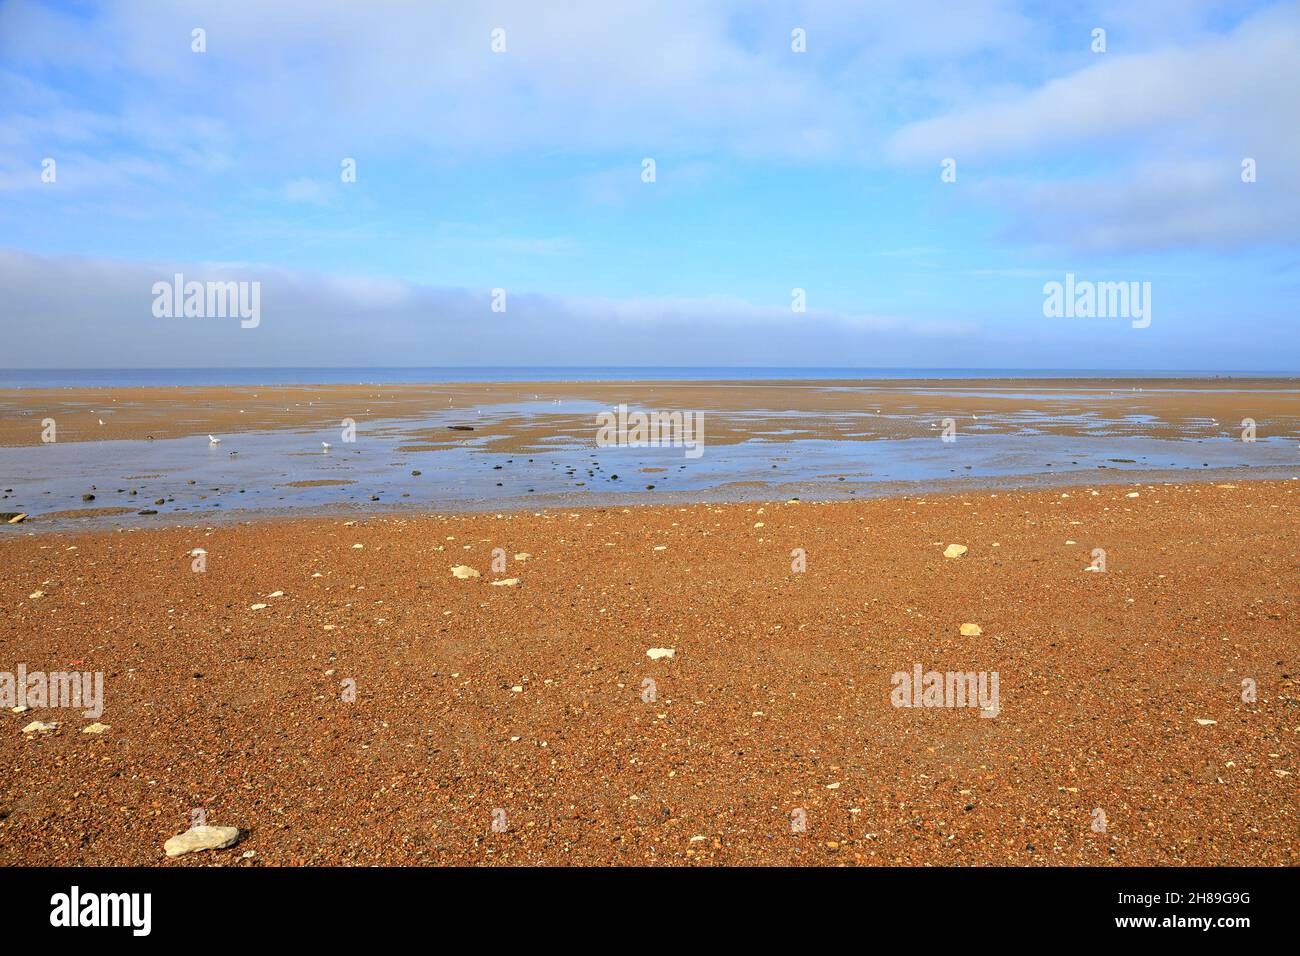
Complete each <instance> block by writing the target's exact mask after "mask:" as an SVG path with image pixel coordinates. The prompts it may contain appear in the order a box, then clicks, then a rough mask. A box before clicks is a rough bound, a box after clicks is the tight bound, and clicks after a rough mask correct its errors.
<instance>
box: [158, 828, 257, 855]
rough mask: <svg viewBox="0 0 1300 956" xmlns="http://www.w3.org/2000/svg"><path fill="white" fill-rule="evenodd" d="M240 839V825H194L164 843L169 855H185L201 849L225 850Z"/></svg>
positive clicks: (164, 848)
mask: <svg viewBox="0 0 1300 956" xmlns="http://www.w3.org/2000/svg"><path fill="white" fill-rule="evenodd" d="M238 839H239V828H238V827H192V828H190V829H189V830H186V831H185V832H184V833H181V834H179V835H177V836H174V837H172V838H171V839H170V840H168V841H167V842H166V843H164V844H163V850H165V851H166V853H167V855H168V856H184V855H185V854H186V853H197V852H198V851H199V850H224V849H225V848H226V847H228V846H234V844H235V841H236V840H238Z"/></svg>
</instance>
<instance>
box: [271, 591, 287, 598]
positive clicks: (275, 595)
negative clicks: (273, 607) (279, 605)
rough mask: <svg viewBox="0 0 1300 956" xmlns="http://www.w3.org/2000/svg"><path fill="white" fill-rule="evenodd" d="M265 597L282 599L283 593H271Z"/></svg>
mask: <svg viewBox="0 0 1300 956" xmlns="http://www.w3.org/2000/svg"><path fill="white" fill-rule="evenodd" d="M267 597H269V598H273V597H284V592H283V591H272V592H271V593H270V594H268V595H267Z"/></svg>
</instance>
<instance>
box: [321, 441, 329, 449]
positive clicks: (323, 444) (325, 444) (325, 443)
mask: <svg viewBox="0 0 1300 956" xmlns="http://www.w3.org/2000/svg"><path fill="white" fill-rule="evenodd" d="M320 446H321V447H322V448H324V449H325V450H326V451H329V448H330V443H329V442H327V441H323V442H321V443H320Z"/></svg>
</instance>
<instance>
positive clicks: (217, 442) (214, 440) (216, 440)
mask: <svg viewBox="0 0 1300 956" xmlns="http://www.w3.org/2000/svg"><path fill="white" fill-rule="evenodd" d="M208 444H209V445H220V444H221V439H220V438H213V437H212V436H211V435H209V436H208Z"/></svg>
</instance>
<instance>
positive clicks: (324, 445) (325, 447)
mask: <svg viewBox="0 0 1300 956" xmlns="http://www.w3.org/2000/svg"><path fill="white" fill-rule="evenodd" d="M100 424H101V425H102V424H104V423H103V422H102V421H101V422H100ZM208 444H209V445H211V446H212V447H213V448H215V447H217V446H218V445H220V444H221V439H220V438H218V437H216V436H215V435H209V436H208ZM320 447H321V450H322V451H329V450H330V449H331V448H333V447H334V446H333V445H331V444H330V443H329V442H327V441H323V442H321V443H320ZM231 454H232V455H238V454H239V452H237V451H232V452H231Z"/></svg>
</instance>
